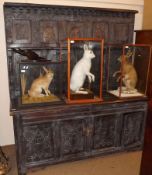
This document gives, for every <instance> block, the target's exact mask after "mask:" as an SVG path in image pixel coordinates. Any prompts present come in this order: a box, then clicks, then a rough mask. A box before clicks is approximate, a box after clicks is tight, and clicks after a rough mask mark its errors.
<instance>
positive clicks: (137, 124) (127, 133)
mask: <svg viewBox="0 0 152 175" xmlns="http://www.w3.org/2000/svg"><path fill="white" fill-rule="evenodd" d="M144 122H145V112H144V111H140V112H134V113H133V112H131V113H125V114H124V126H123V130H122V137H123V138H122V145H123V146H124V147H128V148H132V147H136V146H140V147H141V145H142V142H143V132H144Z"/></svg>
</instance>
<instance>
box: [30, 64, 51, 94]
mask: <svg viewBox="0 0 152 175" xmlns="http://www.w3.org/2000/svg"><path fill="white" fill-rule="evenodd" d="M43 70H44V71H45V75H40V76H39V77H38V78H36V79H35V80H34V81H33V82H32V85H31V88H30V90H28V95H29V96H30V97H44V96H49V95H50V94H51V92H50V90H49V89H48V88H49V85H50V83H51V81H52V79H53V76H54V73H53V71H52V70H51V69H47V68H46V67H44V66H43ZM43 91H44V92H45V94H44V93H42V92H43Z"/></svg>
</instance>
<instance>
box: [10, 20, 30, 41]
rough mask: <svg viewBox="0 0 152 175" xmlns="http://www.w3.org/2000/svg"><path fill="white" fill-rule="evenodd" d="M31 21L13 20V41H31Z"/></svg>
mask: <svg viewBox="0 0 152 175" xmlns="http://www.w3.org/2000/svg"><path fill="white" fill-rule="evenodd" d="M31 37H32V34H31V21H30V20H25V19H15V20H13V43H18V44H20V43H30V42H31V40H32V39H31Z"/></svg>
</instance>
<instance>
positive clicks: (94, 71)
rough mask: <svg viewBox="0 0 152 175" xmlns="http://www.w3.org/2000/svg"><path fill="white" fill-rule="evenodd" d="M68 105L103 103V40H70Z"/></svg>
mask: <svg viewBox="0 0 152 175" xmlns="http://www.w3.org/2000/svg"><path fill="white" fill-rule="evenodd" d="M67 74H68V91H67V99H66V101H67V103H86V102H97V101H102V100H103V99H102V74H103V40H102V39H95V38H87V39H86V38H84V39H80V38H68V66H67Z"/></svg>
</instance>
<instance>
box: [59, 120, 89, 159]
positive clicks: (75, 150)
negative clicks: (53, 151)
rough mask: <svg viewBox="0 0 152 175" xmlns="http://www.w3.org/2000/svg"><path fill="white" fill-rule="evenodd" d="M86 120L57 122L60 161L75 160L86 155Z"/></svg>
mask: <svg viewBox="0 0 152 175" xmlns="http://www.w3.org/2000/svg"><path fill="white" fill-rule="evenodd" d="M86 126H87V118H85V117H84V118H76V119H67V120H62V121H60V122H59V145H60V154H61V155H60V156H61V159H64V160H65V159H76V158H78V157H79V158H80V157H81V156H82V157H84V155H85V153H86V135H85V128H86Z"/></svg>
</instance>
